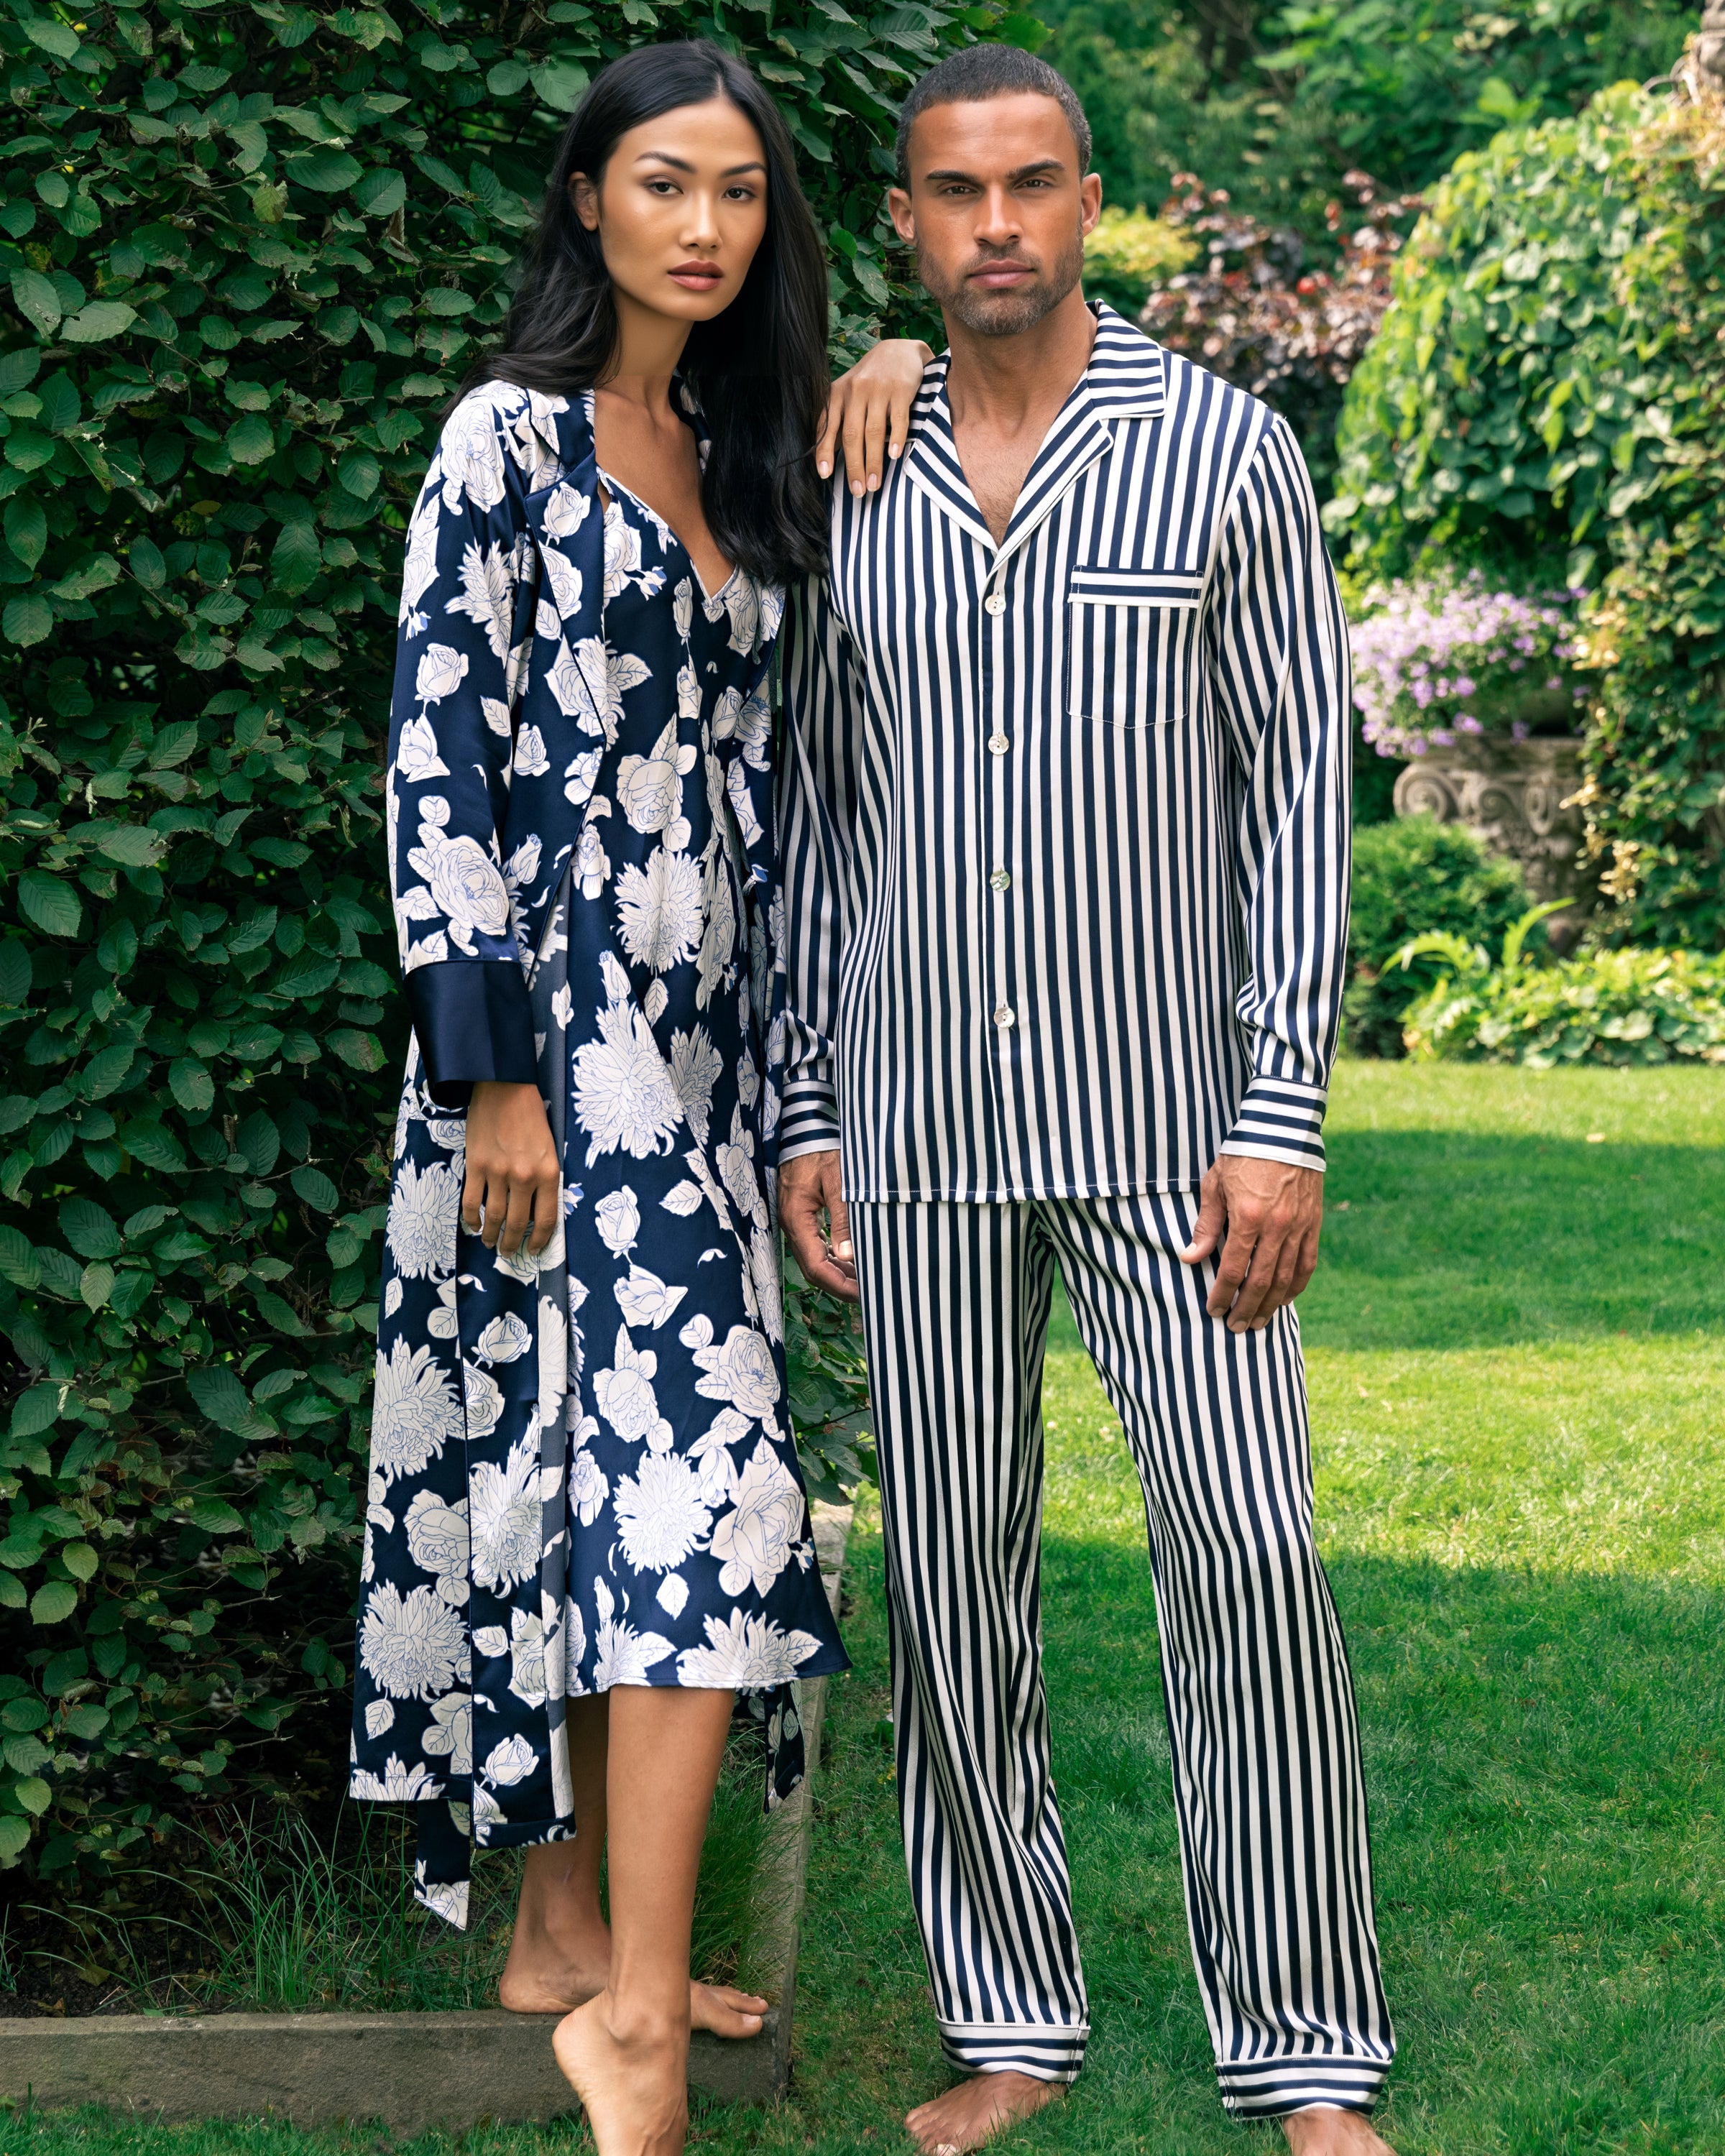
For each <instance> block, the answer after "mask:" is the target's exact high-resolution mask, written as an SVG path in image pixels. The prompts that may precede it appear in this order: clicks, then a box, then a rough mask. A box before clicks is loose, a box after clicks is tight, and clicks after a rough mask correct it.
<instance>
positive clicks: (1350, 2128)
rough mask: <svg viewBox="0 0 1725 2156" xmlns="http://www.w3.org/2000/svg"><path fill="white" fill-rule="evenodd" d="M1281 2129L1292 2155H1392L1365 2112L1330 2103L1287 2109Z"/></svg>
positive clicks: (1386, 2143)
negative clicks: (1308, 2108) (1298, 2109)
mask: <svg viewBox="0 0 1725 2156" xmlns="http://www.w3.org/2000/svg"><path fill="white" fill-rule="evenodd" d="M1281 2130H1282V2132H1283V2133H1286V2136H1287V2137H1288V2147H1289V2148H1291V2150H1292V2151H1293V2156H1395V2151H1394V2149H1393V2148H1391V2147H1390V2145H1389V2143H1388V2142H1387V2141H1385V2140H1384V2138H1382V2136H1381V2135H1379V2134H1378V2133H1375V2132H1374V2131H1373V2127H1372V2122H1371V2120H1370V2119H1369V2118H1368V2117H1367V2116H1366V2114H1365V2113H1364V2112H1363V2111H1340V2110H1337V2107H1335V2106H1334V2105H1333V2104H1327V2103H1321V2104H1317V2105H1315V2106H1314V2107H1312V2109H1311V2110H1310V2111H1294V2112H1289V2114H1288V2116H1287V2117H1286V2118H1285V2119H1283V2121H1282V2123H1281Z"/></svg>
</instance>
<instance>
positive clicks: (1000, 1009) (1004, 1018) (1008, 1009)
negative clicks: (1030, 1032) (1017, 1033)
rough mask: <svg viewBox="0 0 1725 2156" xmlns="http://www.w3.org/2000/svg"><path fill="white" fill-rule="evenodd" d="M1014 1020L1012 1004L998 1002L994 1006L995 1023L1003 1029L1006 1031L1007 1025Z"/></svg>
mask: <svg viewBox="0 0 1725 2156" xmlns="http://www.w3.org/2000/svg"><path fill="white" fill-rule="evenodd" d="M1013 1022H1014V1021H1013V1014H1012V1006H1011V1004H996V1005H995V1006H994V1023H995V1024H996V1025H998V1026H999V1028H1000V1029H1001V1031H1002V1032H1003V1033H1004V1031H1005V1029H1007V1027H1008V1026H1009V1025H1010V1024H1013Z"/></svg>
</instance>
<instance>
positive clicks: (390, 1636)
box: [359, 1580, 467, 1699]
mask: <svg viewBox="0 0 1725 2156" xmlns="http://www.w3.org/2000/svg"><path fill="white" fill-rule="evenodd" d="M466 1645H467V1641H466V1629H465V1619H464V1618H463V1617H462V1615H461V1613H460V1611H459V1610H458V1609H452V1608H451V1607H450V1606H449V1604H448V1603H447V1602H444V1601H442V1600H440V1599H439V1596H438V1594H437V1590H436V1589H435V1588H431V1587H415V1588H411V1589H409V1590H408V1593H407V1594H402V1593H401V1592H400V1591H399V1589H397V1588H396V1587H395V1586H394V1585H393V1584H392V1583H391V1582H389V1581H388V1580H385V1581H384V1582H383V1584H382V1585H381V1586H379V1587H374V1588H373V1589H372V1591H371V1593H370V1594H368V1595H367V1597H366V1614H365V1617H364V1619H363V1620H362V1623H361V1625H360V1628H359V1659H360V1664H361V1666H362V1668H363V1669H364V1671H365V1673H366V1675H367V1676H368V1677H369V1678H370V1679H371V1680H372V1683H373V1684H374V1685H376V1686H377V1689H378V1691H381V1692H386V1693H388V1696H389V1697H390V1698H391V1699H435V1698H436V1697H438V1695H439V1693H440V1692H446V1691H449V1689H450V1687H451V1686H453V1685H454V1682H455V1679H456V1674H457V1671H459V1668H460V1665H461V1661H462V1657H463V1655H464V1654H465V1650H466Z"/></svg>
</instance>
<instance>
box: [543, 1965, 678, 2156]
mask: <svg viewBox="0 0 1725 2156" xmlns="http://www.w3.org/2000/svg"><path fill="white" fill-rule="evenodd" d="M614 2006H615V2002H614V2000H613V1999H612V1997H611V1995H610V1994H609V1993H608V1992H601V1993H600V1994H599V1995H598V1998H597V1999H589V2000H588V2003H587V2005H585V2006H578V2007H577V2008H576V2010H575V2011H574V2012H573V2013H572V2014H568V2015H565V2016H564V2017H563V2019H562V2020H561V2021H560V2022H559V2023H558V2024H557V2031H556V2033H555V2035H553V2036H552V2040H551V2047H552V2051H553V2052H554V2053H555V2054H556V2056H557V2065H558V2066H560V2067H561V2068H562V2073H563V2077H564V2079H565V2080H566V2081H567V2082H568V2084H569V2086H570V2087H571V2088H572V2089H573V2090H574V2092H575V2093H576V2095H577V2096H578V2097H580V2099H581V2103H582V2108H583V2110H584V2111H585V2112H586V2113H587V2123H588V2126H590V2127H591V2128H592V2129H593V2143H594V2146H595V2148H597V2150H598V2156H682V2149H683V2143H684V2141H685V2138H687V2135H688V2132H689V2036H688V2031H687V2030H685V2029H680V2028H678V2027H676V2026H675V2025H674V2024H670V2023H665V2024H663V2025H652V2026H648V2025H641V2024H637V2025H630V2026H624V2027H622V2028H619V2027H616V2026H614V2023H613V2014H614Z"/></svg>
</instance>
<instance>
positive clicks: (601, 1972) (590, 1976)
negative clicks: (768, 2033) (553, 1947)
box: [497, 1940, 767, 2038]
mask: <svg viewBox="0 0 1725 2156" xmlns="http://www.w3.org/2000/svg"><path fill="white" fill-rule="evenodd" d="M610 1967H611V1964H610V1943H609V1941H608V1940H607V1942H606V1952H605V1958H604V1960H603V1961H596V1960H593V1959H591V1958H581V1959H564V1958H562V1957H561V1956H557V1957H551V1956H547V1955H544V1954H535V1953H532V1952H531V1950H530V1949H528V1948H525V1947H523V1945H522V1944H521V1942H520V1941H519V1940H517V1941H516V1943H514V1944H512V1945H511V1948H510V1950H509V1959H508V1960H507V1961H506V1963H504V1965H503V1974H502V1976H501V1978H500V1979H498V1984H497V2002H498V2004H499V2005H501V2006H505V2007H506V2008H507V2009H508V2010H509V2011H510V2012H511V2014H572V2013H573V2011H574V2010H575V2009H576V2008H577V2007H578V2006H585V2005H586V2004H587V2002H588V1999H597V1998H598V1995H599V1994H600V1993H601V1992H602V1991H603V1989H604V1988H605V1980H606V1979H607V1977H608V1975H609V1974H610ZM766 2011H767V2001H766V2000H765V1999H758V1998H757V1997H756V1995H755V1994H754V1993H753V1992H752V1991H738V1990H737V1989H734V1988H733V1987H732V1985H730V1984H696V1982H695V1981H694V1979H692V1978H691V1980H690V1984H689V2020H690V2025H691V2028H696V2029H706V2030H711V2032H712V2034H713V2035H715V2036H729V2037H732V2038H736V2037H742V2036H758V2035H760V2033H761V2016H762V2015H763V2014H764V2013H765V2012H766Z"/></svg>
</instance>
